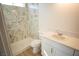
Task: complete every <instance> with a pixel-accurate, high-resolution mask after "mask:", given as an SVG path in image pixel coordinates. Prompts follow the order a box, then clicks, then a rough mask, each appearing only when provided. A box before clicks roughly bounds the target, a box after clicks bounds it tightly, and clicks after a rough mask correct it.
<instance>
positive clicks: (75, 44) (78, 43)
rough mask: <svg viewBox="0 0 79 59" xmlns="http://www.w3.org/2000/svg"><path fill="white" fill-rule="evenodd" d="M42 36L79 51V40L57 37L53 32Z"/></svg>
mask: <svg viewBox="0 0 79 59" xmlns="http://www.w3.org/2000/svg"><path fill="white" fill-rule="evenodd" d="M40 36H42V37H45V38H48V39H50V40H53V41H56V42H58V43H61V44H63V45H66V46H69V47H71V48H73V49H76V50H79V39H77V38H72V37H69V36H66V35H63V37H62V39H60V38H58V37H56V36H55V35H54V33H53V32H41V33H40Z"/></svg>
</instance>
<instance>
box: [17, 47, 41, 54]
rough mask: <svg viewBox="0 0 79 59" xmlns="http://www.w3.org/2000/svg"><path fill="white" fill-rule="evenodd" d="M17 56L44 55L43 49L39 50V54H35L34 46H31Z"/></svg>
mask: <svg viewBox="0 0 79 59" xmlns="http://www.w3.org/2000/svg"><path fill="white" fill-rule="evenodd" d="M17 56H42V55H41V51H40V52H38V53H37V54H33V52H32V48H29V49H27V50H25V51H23V52H22V53H20V54H18V55H17Z"/></svg>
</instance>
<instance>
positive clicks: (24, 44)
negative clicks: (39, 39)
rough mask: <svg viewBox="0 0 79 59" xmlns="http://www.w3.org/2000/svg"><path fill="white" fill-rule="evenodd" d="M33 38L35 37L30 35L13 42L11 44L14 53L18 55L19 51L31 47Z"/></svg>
mask: <svg viewBox="0 0 79 59" xmlns="http://www.w3.org/2000/svg"><path fill="white" fill-rule="evenodd" d="M32 40H33V39H32V38H31V37H28V38H26V39H23V40H20V41H17V42H14V43H12V44H11V45H10V46H11V50H12V53H13V55H18V54H19V53H21V52H23V51H24V50H26V49H28V48H30V43H31V41H32Z"/></svg>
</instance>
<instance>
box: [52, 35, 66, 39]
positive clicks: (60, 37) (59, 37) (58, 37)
mask: <svg viewBox="0 0 79 59" xmlns="http://www.w3.org/2000/svg"><path fill="white" fill-rule="evenodd" d="M52 37H54V38H56V39H66V38H65V37H64V36H63V35H61V36H60V35H53V36H52Z"/></svg>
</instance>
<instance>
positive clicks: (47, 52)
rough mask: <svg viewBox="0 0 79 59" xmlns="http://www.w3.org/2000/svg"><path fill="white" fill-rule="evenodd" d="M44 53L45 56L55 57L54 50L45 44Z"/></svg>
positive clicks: (43, 45)
mask: <svg viewBox="0 0 79 59" xmlns="http://www.w3.org/2000/svg"><path fill="white" fill-rule="evenodd" d="M42 52H44V55H47V56H52V55H54V48H53V47H51V46H50V45H49V44H47V43H43V44H42Z"/></svg>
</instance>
